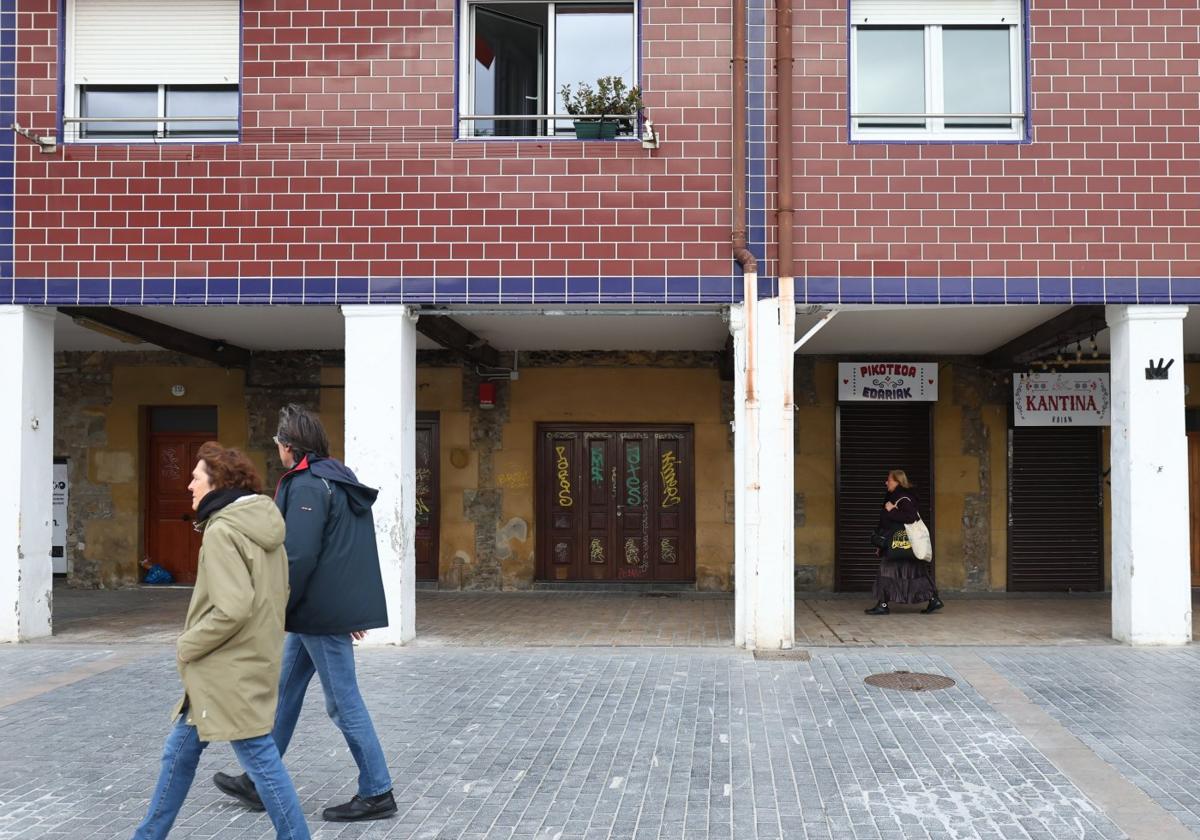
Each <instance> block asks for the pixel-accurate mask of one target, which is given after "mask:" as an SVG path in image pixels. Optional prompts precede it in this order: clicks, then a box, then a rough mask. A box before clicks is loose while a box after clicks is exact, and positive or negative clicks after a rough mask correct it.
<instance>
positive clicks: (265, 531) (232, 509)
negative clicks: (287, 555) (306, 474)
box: [206, 495, 284, 551]
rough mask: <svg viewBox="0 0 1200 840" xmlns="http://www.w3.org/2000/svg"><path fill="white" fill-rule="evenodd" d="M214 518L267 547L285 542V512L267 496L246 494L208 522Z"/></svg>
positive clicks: (210, 521)
mask: <svg viewBox="0 0 1200 840" xmlns="http://www.w3.org/2000/svg"><path fill="white" fill-rule="evenodd" d="M213 522H224V523H225V524H226V525H228V526H230V527H231V528H233V529H234V530H236V531H239V532H241V533H243V534H245V535H246V536H247V537H248V538H250V539H251V540H253V541H254V542H255V543H256V544H257V545H259V546H261V547H262V549H263V550H264V551H274V550H275V549H277V548H279V546H281V545H283V535H284V524H283V516H282V515H281V514H280V513H279V508H277V507H275V503H274V502H273V501H271V499H270V498H269V497H267V496H262V495H254V496H243V497H242V498H240V499H238V500H237V501H234V502H231V503H229V504H228V505H226V506H225V507H223V508H221V509H220V510H219V511H217V512H216V513H214V514H213V515H212V516H211V517H209V519H208V522H207V523H206V524H208V525H211V524H212V523H213Z"/></svg>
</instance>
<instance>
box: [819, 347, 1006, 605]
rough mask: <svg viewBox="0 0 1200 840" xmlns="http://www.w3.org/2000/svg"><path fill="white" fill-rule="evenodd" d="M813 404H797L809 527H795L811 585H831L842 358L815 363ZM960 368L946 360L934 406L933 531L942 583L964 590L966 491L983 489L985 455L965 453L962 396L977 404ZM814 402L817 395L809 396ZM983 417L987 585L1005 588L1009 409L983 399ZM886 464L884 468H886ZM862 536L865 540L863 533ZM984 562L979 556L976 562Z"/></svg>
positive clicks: (965, 573) (968, 401) (832, 584)
mask: <svg viewBox="0 0 1200 840" xmlns="http://www.w3.org/2000/svg"><path fill="white" fill-rule="evenodd" d="M814 384H815V404H811V405H805V404H803V402H801V404H799V405H798V406H797V409H796V440H795V448H796V465H795V476H796V490H797V491H798V492H802V493H804V497H805V498H804V510H805V518H804V524H803V526H801V527H798V528H797V529H796V532H795V533H796V564H797V566H813V567H815V568H816V574H815V578H814V580H813V582H812V584H811V585H809V586H808V587H806V588H811V589H815V590H818V591H820V590H825V591H828V590H832V589H833V586H834V549H835V543H836V540H835V537H836V527H835V523H836V519H835V517H836V506H835V492H836V475H835V472H834V469H835V458H836V436H835V433H836V407H837V363H836V362H832V361H820V362H816V363H815V365H814ZM955 385H956V382H955V369H954V367H953V366H952V365H942V366H941V369H940V372H939V382H938V395H939V400H938V402H937V403H935V404H934V408H933V426H934V428H933V446H934V499H933V502H934V514H935V515H934V533H933V544H934V547H935V552H936V554H937V578H938V584H939V585H940V586H944V587H945V588H947V589H960V588H962V587H963V586H964V585H965V583H966V577H967V564H966V562H965V560H964V557H963V545H964V540H963V526H962V519H963V513H964V509H965V497H966V495H967V494H976V493H979V492H980V455H979V454H978V453H976V454H964V452H963V405H961V404H959V402H957V400H958V399H960V398H961V399H963V400H964V402H967V404H969V405H976V404H978V401H977V397H978V395H977V394H976V393H975V391H974V389H965V388H964V389H963V391H964V392H963V393H962V394H958V393H956V390H957V389H956V387H955ZM809 402H811V400H809ZM981 419H982V423H983V425H984V427H985V428H986V430H987V439H986V442H987V448H988V452H989V457H990V461H991V464H990V466H991V469H990V490H991V500H990V507H989V512H990V517H989V524H988V529H989V546H988V556H987V558H986V565H987V568H988V570H989V574H988V579H987V581H986V583H985V587H986V588H989V589H1001V590H1002V589H1004V588H1005V583H1006V581H1005V575H1006V571H1007V564H1006V557H1007V540H1008V531H1007V517H1008V483H1007V482H1008V454H1007V452H1008V431H1007V406H1006V405H1005V404H1001V403H989V404H984V405H983V406H982V407H981ZM885 469H887V465H881V470H885ZM863 539H866V537H865V535H864V537H863ZM977 562H978V560H977Z"/></svg>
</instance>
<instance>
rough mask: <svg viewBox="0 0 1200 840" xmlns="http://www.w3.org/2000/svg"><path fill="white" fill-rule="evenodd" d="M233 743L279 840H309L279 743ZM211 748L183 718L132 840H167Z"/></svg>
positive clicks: (268, 738) (165, 747)
mask: <svg viewBox="0 0 1200 840" xmlns="http://www.w3.org/2000/svg"><path fill="white" fill-rule="evenodd" d="M230 745H231V746H232V747H233V751H234V753H235V754H236V755H237V757H238V761H239V762H240V763H241V765H242V769H244V770H245V771H246V772H247V773H248V774H249V775H250V778H251V779H253V780H254V787H255V788H256V789H257V790H258V795H259V796H261V797H262V801H263V805H264V806H265V807H266V809H267V816H269V817H270V818H271V823H272V825H274V826H275V836H276V837H277V838H278V840H309V833H308V826H307V825H306V824H305V822H304V813H303V812H302V811H301V810H300V798H299V797H298V796H296V788H295V787H293V786H292V780H291V777H290V776H288V773H287V770H285V769H284V768H283V761H282V760H281V759H280V758H279V750H278V749H277V748H276V746H275V741H274V739H273V738H272V737H271V736H270V735H260V736H259V737H257V738H247V739H246V740H244V741H231V742H230ZM207 746H208V742H207V741H201V740H200V736H199V735H198V734H197V733H196V727H194V726H189V725H188V724H187V715H186V713H185V714H184V715H181V716H180V718H179V722H178V723H176V724H175V727H174V728H173V729H172V730H171V734H170V735H168V736H167V743H166V744H164V745H163V754H162V770H161V771H160V772H159V775H158V785H157V787H155V789H154V796H153V797H152V798H151V799H150V812H149V813H148V814H146V818H145V819H144V820H142V824H141V825H139V826H138V828H137V831H135V832H134V834H133V840H162V838H165V837H166V836H167V834H168V833H169V832H170V831H171V826H172V825H174V823H175V818H176V817H177V816H179V809H180V808H182V807H183V800H184V799H186V798H187V794H188V790H189V789H191V787H192V780H193V779H194V778H195V777H196V765H197V764H199V763H200V754H201V753H202V752H204V748H205V747H207Z"/></svg>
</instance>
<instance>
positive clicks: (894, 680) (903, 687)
mask: <svg viewBox="0 0 1200 840" xmlns="http://www.w3.org/2000/svg"><path fill="white" fill-rule="evenodd" d="M863 682H865V683H866V684H867V685H873V686H875V687H877V688H894V689H897V690H899V691H936V690H937V689H939V688H950V686H952V685H954V680H952V679H950V678H949V677H943V676H942V675H941V674H914V673H912V672H910V671H893V672H892V673H890V674H872V675H871V676H869V677H867V678H866V679H865V680H863Z"/></svg>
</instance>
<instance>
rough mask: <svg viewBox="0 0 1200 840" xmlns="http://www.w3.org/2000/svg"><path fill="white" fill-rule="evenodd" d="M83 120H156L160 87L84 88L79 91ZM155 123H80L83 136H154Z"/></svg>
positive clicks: (80, 112) (110, 86)
mask: <svg viewBox="0 0 1200 840" xmlns="http://www.w3.org/2000/svg"><path fill="white" fill-rule="evenodd" d="M79 115H80V117H156V116H158V88H157V87H154V86H150V87H146V86H142V87H132V86H112V85H109V86H105V87H93V86H88V87H83V88H80V92H79ZM157 130H158V126H157V123H154V122H94V123H87V122H85V123H81V124H80V136H81V137H130V136H146V135H151V136H152V135H153V134H154V133H155V132H156V131H157Z"/></svg>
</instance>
